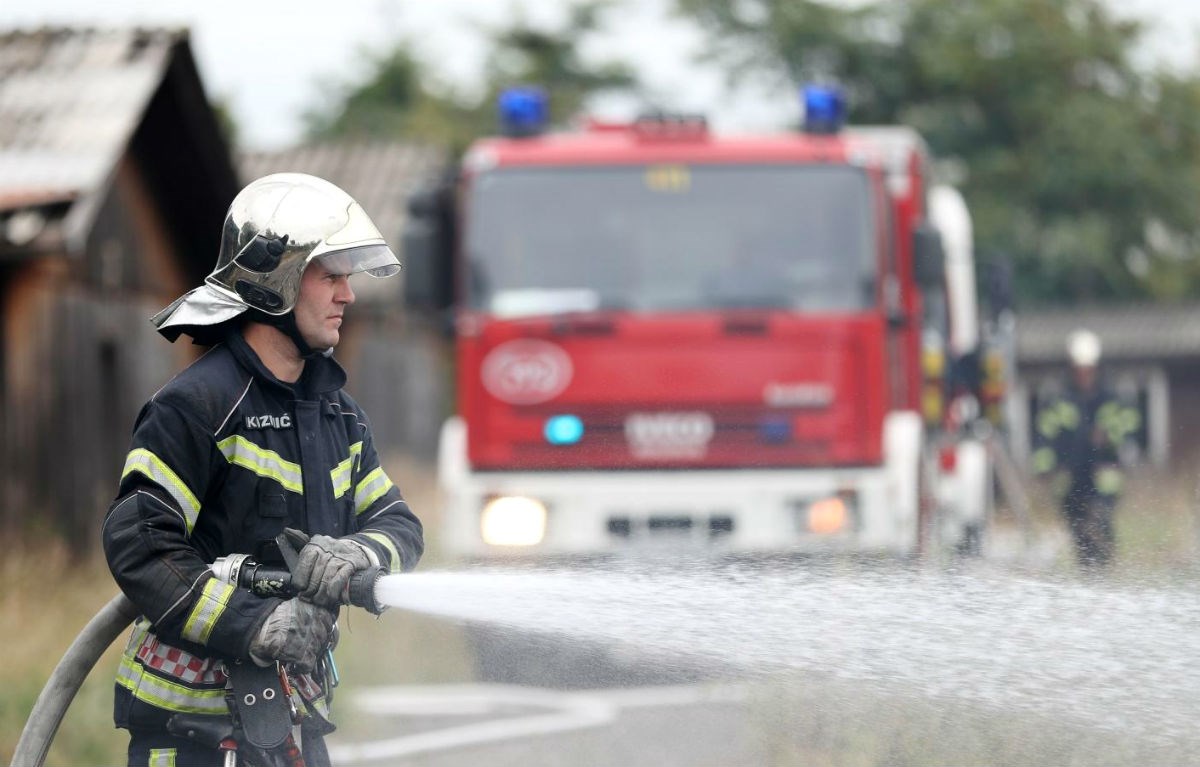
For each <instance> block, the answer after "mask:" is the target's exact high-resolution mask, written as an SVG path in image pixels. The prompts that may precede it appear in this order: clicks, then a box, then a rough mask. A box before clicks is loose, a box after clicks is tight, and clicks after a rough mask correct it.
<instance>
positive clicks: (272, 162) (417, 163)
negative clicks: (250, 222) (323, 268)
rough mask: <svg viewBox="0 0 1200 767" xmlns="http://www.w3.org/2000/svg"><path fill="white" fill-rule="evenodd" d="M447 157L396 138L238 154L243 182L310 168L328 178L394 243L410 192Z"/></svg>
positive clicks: (312, 172)
mask: <svg viewBox="0 0 1200 767" xmlns="http://www.w3.org/2000/svg"><path fill="white" fill-rule="evenodd" d="M444 162H445V156H444V154H443V153H442V152H440V151H438V150H436V149H430V148H428V147H422V146H416V145H413V144H405V143H400V142H376V143H348V144H343V143H335V142H327V143H319V144H310V145H306V146H300V147H296V148H294V149H288V150H284V151H280V152H251V153H246V154H244V155H242V157H241V158H239V162H238V168H239V170H240V172H241V174H242V178H243V180H244V181H245V182H247V183H248V182H250V181H252V180H254V179H256V178H258V177H260V176H265V175H267V174H268V173H283V172H297V173H309V174H311V175H314V176H319V177H321V178H323V179H326V180H327V181H331V182H333V183H334V184H337V185H338V186H340V187H341V188H342V189H344V190H345V191H346V192H347V194H349V195H350V196H351V197H353V198H354V199H355V200H357V201H358V204H359V205H361V206H362V207H363V210H365V211H366V212H367V215H369V216H370V217H371V220H372V221H374V222H375V226H377V227H379V231H380V232H382V233H383V236H384V238H385V239H386V240H387V241H388V243H389V244H391V245H392V247H393V248H395V247H398V246H399V240H400V230H401V228H402V227H403V225H404V218H405V216H406V214H407V212H408V208H407V204H408V197H409V195H410V194H412V192H413V191H415V190H416V189H418V188H419V187H420V186H421V184H422V183H423V182H425V181H427V180H429V179H430V178H431V177H432V176H433V175H434V174H436V173H437V172H438V170H439V169H440V168H441V167H442V164H443V163H444Z"/></svg>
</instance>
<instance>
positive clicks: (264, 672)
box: [228, 661, 292, 748]
mask: <svg viewBox="0 0 1200 767" xmlns="http://www.w3.org/2000/svg"><path fill="white" fill-rule="evenodd" d="M228 667H229V685H230V689H231V697H232V699H233V700H232V703H231V707H232V708H233V710H234V717H235V719H236V720H237V722H238V724H239V725H240V726H241V730H242V733H243V736H244V737H245V738H246V740H247V741H248V742H249V743H250V744H252V745H255V746H258V747H259V748H275V747H276V746H280V745H282V744H283V742H284V741H285V740H287V737H288V735H290V734H291V732H292V715H291V707H290V705H289V703H288V698H287V696H286V695H285V694H284V692H283V685H282V683H281V682H280V681H279V670H278V669H277V668H276V666H275V664H271V665H270V666H267V667H266V668H263V667H261V666H259V665H257V664H254V663H243V662H240V661H239V662H236V663H230V664H228Z"/></svg>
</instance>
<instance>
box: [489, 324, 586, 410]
mask: <svg viewBox="0 0 1200 767" xmlns="http://www.w3.org/2000/svg"><path fill="white" fill-rule="evenodd" d="M572 373H573V368H572V366H571V358H570V357H569V356H567V353H566V352H565V351H563V350H562V348H560V347H558V346H555V345H554V344H552V343H549V342H547V341H538V340H534V339H530V338H522V339H518V340H516V341H507V342H505V343H502V344H500V345H499V346H497V347H496V348H495V349H492V350H491V351H490V352H489V353H488V355H487V357H485V358H484V360H483V370H482V375H483V388H485V389H487V390H488V392H489V393H490V394H491V395H492V396H493V397H495V398H496V399H498V400H503V401H504V402H507V403H509V404H512V405H537V404H539V403H542V402H547V401H549V400H552V399H554V398H555V397H557V396H558V395H559V394H562V393H563V391H564V390H565V389H566V388H567V384H569V383H570V382H571V375H572Z"/></svg>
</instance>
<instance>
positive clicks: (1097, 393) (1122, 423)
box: [1033, 387, 1142, 495]
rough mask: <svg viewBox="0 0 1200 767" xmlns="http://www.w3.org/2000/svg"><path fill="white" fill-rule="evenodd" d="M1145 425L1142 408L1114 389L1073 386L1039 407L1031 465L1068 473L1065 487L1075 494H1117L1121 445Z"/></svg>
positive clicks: (1039, 470) (1044, 471)
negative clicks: (1123, 397) (1119, 396)
mask: <svg viewBox="0 0 1200 767" xmlns="http://www.w3.org/2000/svg"><path fill="white" fill-rule="evenodd" d="M1141 426H1142V417H1141V413H1140V412H1139V411H1138V409H1137V408H1135V407H1132V406H1131V405H1129V404H1126V403H1125V402H1123V401H1122V400H1121V399H1120V398H1118V397H1117V396H1115V395H1114V394H1113V393H1112V392H1109V391H1107V390H1106V389H1104V388H1101V387H1095V388H1093V389H1092V390H1091V391H1087V392H1084V391H1080V390H1078V389H1076V388H1072V389H1070V390H1069V391H1068V392H1067V393H1066V394H1065V395H1063V396H1060V397H1055V398H1053V399H1051V400H1050V401H1048V402H1045V403H1043V404H1042V405H1041V406H1040V407H1039V408H1038V411H1037V415H1036V419H1035V434H1034V448H1035V449H1034V452H1033V468H1034V470H1035V471H1036V472H1037V473H1039V474H1048V473H1051V472H1063V473H1065V474H1066V475H1067V479H1068V486H1067V487H1066V488H1065V489H1066V490H1067V491H1068V492H1070V493H1073V494H1080V493H1083V494H1090V493H1097V492H1098V493H1100V494H1101V495H1116V494H1117V493H1119V492H1120V491H1121V488H1122V484H1123V477H1122V475H1121V471H1120V469H1119V464H1120V458H1121V456H1120V451H1121V448H1122V446H1123V445H1125V444H1126V443H1127V442H1129V441H1131V440H1132V439H1133V437H1134V435H1135V434H1136V433H1137V432H1138V431H1139V430H1140V429H1141Z"/></svg>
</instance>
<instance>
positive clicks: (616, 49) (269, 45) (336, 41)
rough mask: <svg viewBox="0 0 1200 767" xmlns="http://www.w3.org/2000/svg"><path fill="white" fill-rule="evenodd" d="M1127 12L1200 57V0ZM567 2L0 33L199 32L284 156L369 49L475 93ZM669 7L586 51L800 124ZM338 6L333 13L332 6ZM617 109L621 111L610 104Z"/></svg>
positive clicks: (218, 16)
mask: <svg viewBox="0 0 1200 767" xmlns="http://www.w3.org/2000/svg"><path fill="white" fill-rule="evenodd" d="M1107 2H1108V4H1109V5H1110V6H1111V7H1112V8H1113V9H1114V10H1115V11H1117V12H1118V13H1119V14H1122V15H1131V16H1135V17H1137V18H1141V19H1143V20H1146V21H1148V22H1149V23H1150V24H1151V29H1152V31H1153V34H1152V36H1151V38H1150V40H1149V45H1148V46H1147V49H1146V50H1145V51H1144V52H1143V55H1144V56H1145V57H1146V58H1147V59H1148V60H1162V61H1167V62H1169V63H1172V64H1174V65H1177V66H1184V65H1189V66H1190V65H1192V64H1194V63H1195V60H1196V50H1197V45H1196V43H1197V34H1198V33H1197V30H1198V29H1200V2H1198V1H1197V0H1107ZM563 4H564V3H563V2H562V0H341V2H338V3H331V2H329V0H206V1H205V2H196V3H191V4H190V7H181V6H182V5H183V4H170V3H163V2H161V0H4V1H3V2H0V26H3V27H12V26H21V27H29V26H36V25H39V24H103V25H111V24H115V23H137V24H142V25H159V24H174V25H187V26H188V27H190V29H191V30H192V43H193V47H194V51H195V55H196V58H197V61H198V64H199V67H200V71H201V75H202V76H203V78H204V82H205V87H206V88H207V89H208V91H209V93H210V95H213V96H216V97H218V98H220V99H223V100H225V101H226V102H228V103H229V104H230V106H231V107H232V109H233V112H234V116H235V119H236V120H237V122H238V125H239V126H240V128H241V139H242V143H243V144H244V145H246V146H247V147H253V148H280V147H284V146H287V145H289V144H291V143H294V142H296V141H297V140H299V137H300V130H301V123H300V119H299V118H300V114H301V113H302V111H303V110H304V108H305V107H308V106H311V105H312V104H314V103H317V102H318V101H319V99H321V98H322V89H321V84H322V83H328V82H330V81H333V82H343V81H346V80H350V79H353V78H354V77H355V75H356V74H358V73H359V72H360V69H359V67H361V64H362V60H363V57H362V56H361V55H360V51H361V50H362V49H363V48H367V49H375V50H378V49H381V48H383V47H385V46H386V45H387V44H388V43H389V42H391V41H394V40H397V39H402V38H403V39H407V40H411V41H413V42H414V43H415V44H416V45H417V47H418V51H419V52H420V53H421V54H422V57H423V58H424V59H425V60H427V61H430V62H433V63H434V65H435V67H436V70H437V71H438V72H439V73H441V74H442V75H443V76H444V77H446V78H447V79H448V80H450V81H453V82H456V83H459V84H460V85H466V84H469V83H470V82H472V81H473V79H474V76H475V75H476V74H477V73H478V72H479V70H480V66H481V64H482V55H483V51H482V46H481V44H480V40H481V39H482V34H481V32H480V31H479V27H480V25H481V24H490V25H492V26H497V25H502V24H504V22H505V21H506V20H507V19H510V18H512V17H513V14H514V13H518V12H521V13H524V14H525V15H526V16H527V17H528V18H530V19H532V20H534V21H542V20H545V21H547V22H552V21H553V20H555V19H558V18H560V14H561V12H562V11H561V9H562V6H563ZM668 5H669V0H624V3H623V10H622V11H621V13H620V14H619V19H620V22H619V24H618V26H617V28H616V32H615V34H613V35H611V36H609V37H607V38H605V39H604V40H603V41H600V42H598V43H596V44H595V45H594V47H593V49H592V50H588V51H585V53H587V54H589V55H592V56H596V57H605V56H614V57H615V56H619V57H621V58H623V59H628V60H630V61H633V62H635V63H636V65H637V67H638V69H639V73H640V75H641V77H642V79H643V81H644V82H645V83H646V84H647V85H649V86H650V87H651V88H652V89H653V91H654V92H656V93H657V95H659V96H660V97H662V98H663V99H664V101H665V102H666V103H665V105H666V106H669V107H671V108H674V109H680V110H689V111H701V112H704V113H706V114H707V115H708V116H709V118H710V120H711V121H712V122H713V123H714V124H715V126H716V127H717V128H739V129H751V130H752V129H755V128H767V127H778V126H780V125H783V124H786V123H787V122H788V121H789V120H791V119H793V118H794V117H795V114H796V111H797V110H796V107H795V104H794V101H793V97H792V92H791V91H790V90H786V89H772V88H770V87H767V86H765V85H760V86H753V85H752V86H747V87H745V88H742V89H739V91H738V92H736V93H732V94H731V93H729V92H727V90H726V89H725V88H724V87H723V86H722V82H721V78H720V76H719V74H718V73H717V72H714V71H710V70H706V69H704V68H700V67H697V66H696V65H695V63H694V61H693V56H694V54H695V52H696V51H697V50H698V49H699V45H700V36H699V34H698V33H697V32H696V31H695V30H694V29H691V28H689V27H688V26H686V25H684V24H682V23H681V22H679V21H677V20H672V19H670V18H669V16H668V14H667V13H666V11H665V9H666V8H667V7H668ZM334 8H336V9H337V12H336V13H335V12H332V10H331V9H334ZM610 108H614V109H615V108H617V107H616V106H615V105H610Z"/></svg>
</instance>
